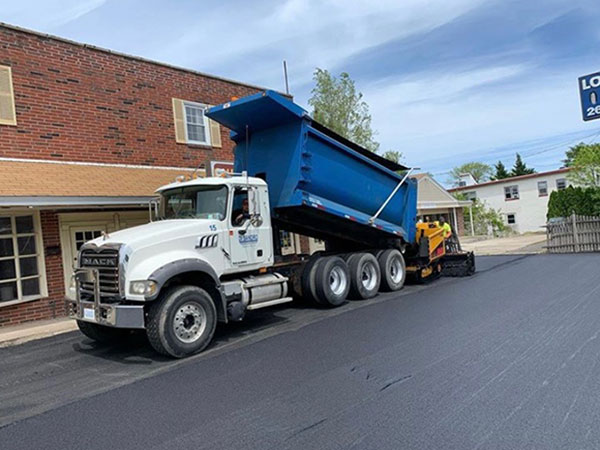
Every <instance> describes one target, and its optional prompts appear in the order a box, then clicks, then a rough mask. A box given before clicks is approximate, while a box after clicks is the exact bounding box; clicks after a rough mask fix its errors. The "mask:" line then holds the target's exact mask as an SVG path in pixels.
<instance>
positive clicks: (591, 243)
mask: <svg viewBox="0 0 600 450" xmlns="http://www.w3.org/2000/svg"><path fill="white" fill-rule="evenodd" d="M546 248H547V249H548V253H580V252H600V217H593V216H578V215H575V214H573V215H571V216H569V217H565V218H563V219H562V220H560V221H557V222H553V223H548V224H547V225H546Z"/></svg>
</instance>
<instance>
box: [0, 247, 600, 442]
mask: <svg viewBox="0 0 600 450" xmlns="http://www.w3.org/2000/svg"><path fill="white" fill-rule="evenodd" d="M599 266H600V255H593V254H582V255H530V256H510V257H486V258H483V257H482V258H478V273H477V274H476V275H475V276H473V277H470V278H461V279H448V278H444V279H440V280H437V281H436V282H434V283H431V284H429V285H425V286H417V287H415V286H409V287H407V288H406V289H405V290H404V291H403V292H401V293H400V294H387V295H383V296H380V297H379V298H378V299H377V300H374V301H370V302H352V303H350V304H347V305H345V306H343V307H342V308H338V309H336V310H330V311H318V310H312V309H307V308H300V307H295V308H289V307H288V308H280V309H276V310H273V311H270V312H267V311H266V310H265V311H264V312H262V313H261V314H256V315H254V316H252V317H250V318H249V319H250V320H249V321H248V322H246V323H244V324H239V325H238V324H236V325H234V326H228V327H225V328H224V329H222V330H221V331H220V332H219V336H218V337H217V340H216V343H215V345H214V346H213V347H212V348H211V349H210V350H209V351H208V352H207V353H206V354H203V355H199V356H195V357H193V358H190V359H187V360H183V361H170V360H167V359H163V358H159V357H157V356H155V355H154V354H153V353H152V352H151V350H150V349H149V348H148V346H147V345H146V344H145V343H143V342H141V343H137V344H135V343H134V344H131V345H129V346H127V347H125V348H122V349H114V348H106V347H98V346H95V345H93V343H91V342H90V341H89V340H87V339H85V338H83V337H82V336H80V335H79V334H77V333H69V334H66V335H62V336H57V337H54V338H50V339H46V340H42V341H37V342H31V343H28V344H24V345H21V346H17V347H10V348H5V349H0V427H1V428H0V449H2V450H4V449H7V450H8V449H11V450H12V449H38V448H40V449H41V448H43V449H65V448H81V449H86V450H93V449H103V450H105V449H115V450H117V449H118V450H121V449H220V448H222V449H266V448H277V449H288V448H290V449H308V448H318V449H342V448H344V449H345V448H356V449H412V448H414V449H423V448H426V449H429V448H431V449H441V448H443V449H479V448H480V449H496V448H504V449H515V448H519V449H520V448H539V449H544V450H545V449H553V448H556V449H588V448H589V449H597V448H600V427H599V426H598V424H599V423H600V364H598V362H599V356H600V339H598V333H599V331H600V320H599V319H600V277H599V275H600V269H599Z"/></svg>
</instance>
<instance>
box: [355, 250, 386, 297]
mask: <svg viewBox="0 0 600 450" xmlns="http://www.w3.org/2000/svg"><path fill="white" fill-rule="evenodd" d="M348 269H349V270H350V295H351V298H356V299H362V300H364V299H368V298H372V297H375V296H376V295H377V292H378V291H379V285H380V283H381V272H380V270H379V263H378V262H377V258H375V256H373V255H372V254H371V253H355V254H354V255H352V256H351V257H350V258H348Z"/></svg>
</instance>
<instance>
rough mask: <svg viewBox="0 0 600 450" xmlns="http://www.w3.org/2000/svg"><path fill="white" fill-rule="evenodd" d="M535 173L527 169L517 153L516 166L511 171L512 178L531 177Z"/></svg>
mask: <svg viewBox="0 0 600 450" xmlns="http://www.w3.org/2000/svg"><path fill="white" fill-rule="evenodd" d="M532 173H535V169H532V168H529V167H527V165H526V164H525V163H524V162H523V160H522V159H521V155H519V154H518V153H517V158H516V159H515V165H514V166H513V168H512V170H511V171H510V176H511V177H518V176H519V175H529V174H532Z"/></svg>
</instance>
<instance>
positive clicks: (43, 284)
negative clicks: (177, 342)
mask: <svg viewBox="0 0 600 450" xmlns="http://www.w3.org/2000/svg"><path fill="white" fill-rule="evenodd" d="M23 216H32V217H33V233H17V228H16V218H17V217H23ZM0 217H8V218H10V221H11V233H10V234H3V235H2V237H3V238H6V236H10V237H11V238H12V243H13V255H12V256H5V257H0V260H2V261H5V260H13V261H15V278H10V279H6V280H2V281H1V282H0V284H4V283H8V282H11V281H16V282H17V298H16V299H14V300H8V301H5V302H0V309H1V308H4V307H7V306H12V305H18V304H21V303H27V302H31V301H34V300H39V299H41V298H45V297H48V284H47V280H46V262H45V261H46V257H45V254H44V239H43V235H42V226H41V220H40V213H39V211H31V210H29V211H24V210H16V211H2V212H0ZM23 236H34V237H35V245H36V253H35V255H23V258H26V257H34V256H35V257H36V262H37V267H38V273H37V275H30V276H26V277H21V265H20V264H19V258H20V255H19V247H18V238H19V237H23ZM36 278H37V279H39V287H40V289H39V291H40V292H39V294H36V295H27V296H24V295H23V292H22V291H23V289H22V286H21V281H22V280H31V279H36Z"/></svg>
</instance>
